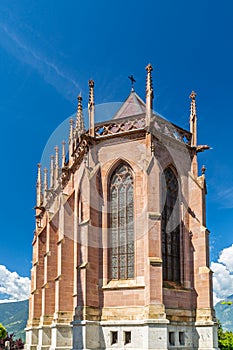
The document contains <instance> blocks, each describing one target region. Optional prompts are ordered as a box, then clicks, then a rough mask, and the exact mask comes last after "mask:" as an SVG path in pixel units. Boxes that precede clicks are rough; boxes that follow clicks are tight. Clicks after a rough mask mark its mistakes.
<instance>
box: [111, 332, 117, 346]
mask: <svg viewBox="0 0 233 350" xmlns="http://www.w3.org/2000/svg"><path fill="white" fill-rule="evenodd" d="M117 340H118V334H117V332H116V331H113V332H111V345H113V344H117Z"/></svg>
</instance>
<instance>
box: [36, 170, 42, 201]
mask: <svg viewBox="0 0 233 350" xmlns="http://www.w3.org/2000/svg"><path fill="white" fill-rule="evenodd" d="M41 204H42V181H41V164H40V163H39V164H37V182H36V205H37V207H39V206H40V205H41Z"/></svg>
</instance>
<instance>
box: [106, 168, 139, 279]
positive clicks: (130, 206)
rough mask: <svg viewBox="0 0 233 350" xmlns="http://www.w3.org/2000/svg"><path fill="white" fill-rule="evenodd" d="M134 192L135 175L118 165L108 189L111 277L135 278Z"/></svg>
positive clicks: (128, 169)
mask: <svg viewBox="0 0 233 350" xmlns="http://www.w3.org/2000/svg"><path fill="white" fill-rule="evenodd" d="M133 192H134V189H133V174H132V170H131V169H130V167H129V166H128V165H126V164H121V165H119V166H118V167H117V168H116V170H115V171H114V173H113V174H112V176H111V180H110V187H109V201H110V232H109V233H110V235H109V277H110V279H127V278H133V277H134V194H133Z"/></svg>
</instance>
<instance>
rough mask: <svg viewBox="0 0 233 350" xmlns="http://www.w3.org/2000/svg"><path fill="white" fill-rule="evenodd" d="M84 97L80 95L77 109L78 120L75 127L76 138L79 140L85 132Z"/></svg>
mask: <svg viewBox="0 0 233 350" xmlns="http://www.w3.org/2000/svg"><path fill="white" fill-rule="evenodd" d="M82 100H83V99H82V96H81V94H79V95H78V109H77V118H76V126H75V136H76V137H77V138H79V137H80V135H81V134H83V132H84V129H85V128H84V119H83V106H82Z"/></svg>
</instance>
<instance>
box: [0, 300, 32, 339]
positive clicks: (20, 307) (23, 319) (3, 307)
mask: <svg viewBox="0 0 233 350" xmlns="http://www.w3.org/2000/svg"><path fill="white" fill-rule="evenodd" d="M27 319H28V300H23V301H16V302H12V303H2V304H1V303H0V323H1V324H2V325H3V326H4V327H5V328H6V330H7V332H8V333H9V334H11V333H14V335H15V337H14V339H19V338H21V339H22V340H23V341H25V331H24V328H25V327H26V323H27Z"/></svg>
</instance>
